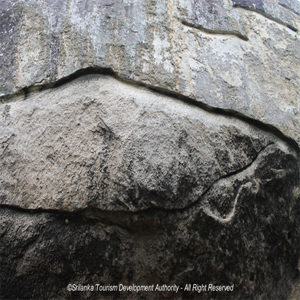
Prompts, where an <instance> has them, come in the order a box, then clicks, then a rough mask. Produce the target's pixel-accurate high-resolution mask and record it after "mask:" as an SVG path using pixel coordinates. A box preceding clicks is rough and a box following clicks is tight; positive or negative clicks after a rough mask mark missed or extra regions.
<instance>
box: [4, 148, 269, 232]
mask: <svg viewBox="0 0 300 300" xmlns="http://www.w3.org/2000/svg"><path fill="white" fill-rule="evenodd" d="M272 145H274V143H269V144H268V145H266V146H265V147H263V148H262V149H261V150H260V151H259V152H258V153H257V155H256V157H255V158H254V159H253V161H252V162H251V163H249V164H248V165H246V166H245V167H243V168H241V169H239V170H236V171H234V172H231V173H227V174H225V175H223V176H221V177H219V178H218V179H217V180H215V181H214V182H212V183H211V184H210V186H209V187H208V188H207V189H206V190H205V191H204V192H203V193H202V195H201V196H199V198H198V200H197V201H195V202H192V203H190V204H188V205H186V206H184V207H182V208H171V209H168V208H164V207H151V208H147V209H144V210H139V211H122V210H114V211H110V210H103V209H100V208H97V207H87V208H83V209H79V210H75V211H65V210H59V209H44V208H37V209H32V208H21V207H19V206H14V205H8V204H0V209H2V208H6V209H12V210H16V211H20V212H23V213H29V214H41V213H49V214H54V215H59V216H61V217H63V218H65V219H66V224H68V222H69V221H68V219H76V220H79V219H80V220H85V221H86V222H90V221H95V222H101V223H104V224H106V225H116V226H120V227H122V228H123V227H124V228H125V229H132V227H135V226H136V224H138V227H140V229H143V227H145V228H148V226H147V224H148V225H149V223H150V224H151V226H152V227H153V226H154V225H153V222H154V223H155V226H154V227H157V226H159V225H160V224H159V223H161V221H160V220H161V219H164V218H161V219H157V218H154V216H155V213H157V212H160V213H167V214H169V213H171V214H173V213H178V212H182V213H183V212H185V211H187V210H189V209H191V208H193V207H196V206H199V209H200V210H202V211H203V212H204V213H205V214H207V215H208V216H209V217H212V216H211V215H210V214H209V213H207V211H206V210H205V209H206V207H205V205H201V204H202V202H203V198H204V197H205V195H206V194H207V193H209V191H210V190H211V189H212V188H213V187H214V186H215V185H216V184H218V182H219V181H221V180H223V179H225V178H229V177H231V176H235V175H236V174H238V173H242V172H245V171H246V170H247V169H250V168H251V167H252V166H253V164H255V162H257V160H258V158H259V156H260V155H261V154H262V153H263V152H264V151H265V150H266V149H267V148H268V147H270V146H272ZM233 217H234V216H231V219H233ZM216 221H217V220H216ZM222 223H224V224H225V223H227V222H222ZM145 224H146V225H145ZM151 226H150V227H151ZM140 229H139V230H140Z"/></svg>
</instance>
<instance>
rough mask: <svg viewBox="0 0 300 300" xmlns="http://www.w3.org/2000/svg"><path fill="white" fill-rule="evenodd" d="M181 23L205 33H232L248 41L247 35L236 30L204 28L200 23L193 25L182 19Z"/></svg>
mask: <svg viewBox="0 0 300 300" xmlns="http://www.w3.org/2000/svg"><path fill="white" fill-rule="evenodd" d="M181 23H182V24H183V25H185V26H188V27H191V28H195V29H198V30H200V31H203V32H205V33H209V34H220V35H233V36H235V37H237V38H239V39H241V40H243V41H249V39H248V37H247V36H246V35H243V34H241V33H239V32H238V31H230V30H228V31H227V30H212V29H207V28H204V27H203V26H201V25H195V24H192V23H190V22H187V21H185V20H182V21H181Z"/></svg>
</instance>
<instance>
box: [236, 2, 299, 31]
mask: <svg viewBox="0 0 300 300" xmlns="http://www.w3.org/2000/svg"><path fill="white" fill-rule="evenodd" d="M281 6H282V5H281ZM283 7H284V6H283ZM233 8H241V9H245V10H248V11H252V12H255V13H257V14H260V15H262V16H264V17H265V18H267V19H269V20H271V21H273V22H276V23H278V24H280V25H283V26H285V27H287V28H288V29H290V30H292V31H294V32H297V31H298V29H297V28H295V27H294V26H293V25H291V24H288V23H286V22H283V21H281V20H280V19H277V18H275V17H273V16H272V15H270V14H268V13H266V12H264V11H261V10H258V9H254V8H251V7H246V6H243V5H239V4H234V5H233ZM285 8H286V7H285Z"/></svg>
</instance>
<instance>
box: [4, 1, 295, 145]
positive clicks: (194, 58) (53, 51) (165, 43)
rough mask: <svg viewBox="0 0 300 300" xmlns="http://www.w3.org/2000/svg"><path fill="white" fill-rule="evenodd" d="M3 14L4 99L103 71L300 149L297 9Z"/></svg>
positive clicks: (58, 9) (29, 6)
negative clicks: (222, 112) (276, 133)
mask: <svg viewBox="0 0 300 300" xmlns="http://www.w3.org/2000/svg"><path fill="white" fill-rule="evenodd" d="M0 10H1V11H0V16H1V21H0V22H1V28H3V30H1V32H0V34H1V36H0V41H1V42H0V43H1V46H0V64H1V70H0V78H1V87H0V95H2V96H3V97H4V98H5V95H8V94H12V93H15V92H17V91H20V90H22V89H24V88H27V87H30V86H34V85H41V84H42V85H43V84H47V83H51V82H52V83H53V82H55V81H56V80H58V79H60V78H64V77H66V76H69V75H70V74H72V73H74V72H76V71H77V70H80V69H82V68H87V67H93V68H95V67H100V68H110V69H112V70H113V71H114V72H116V73H117V74H118V75H119V76H121V77H123V78H126V79H130V80H134V81H137V82H142V83H145V84H148V85H151V86H156V87H160V88H163V89H166V90H169V91H172V92H176V93H178V94H182V95H185V96H188V97H191V98H193V99H195V100H197V101H199V102H201V103H206V104H207V105H210V106H213V107H218V108H222V109H227V110H233V111H236V112H238V113H241V114H243V115H246V116H248V117H251V118H253V119H257V120H260V121H262V122H264V123H265V124H269V125H272V126H274V127H276V128H277V129H279V130H280V131H282V133H283V134H285V135H286V136H288V137H290V138H292V139H294V140H295V141H296V142H297V143H298V144H299V143H300V135H299V130H298V128H299V126H300V123H299V94H300V89H299V86H300V71H299V70H300V63H299V62H300V56H299V55H300V54H299V53H300V50H299V49H300V39H299V36H297V34H296V31H297V30H299V28H300V25H299V24H300V16H299V14H300V8H299V2H298V1H297V0H293V1H292V0H289V1H277V0H276V1H262V0H256V1H254V0H251V1H250V0H249V1H230V0H220V1H210V0H209V1H208V0H205V1H194V0H174V1H152V0H151V1H150V0H137V1H127V0H126V1H125V0H117V1H106V0H105V1H104V0H101V1H93V0H84V1H82V0H81V1H77V0H72V1H71V0H70V1H67V0H66V1H62V0H56V1H37V0H29V1H23V0H19V1H17V0H16V1H11V0H2V1H1V6H0Z"/></svg>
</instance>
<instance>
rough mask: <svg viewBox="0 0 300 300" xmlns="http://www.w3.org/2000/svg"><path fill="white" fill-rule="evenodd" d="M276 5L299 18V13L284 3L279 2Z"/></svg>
mask: <svg viewBox="0 0 300 300" xmlns="http://www.w3.org/2000/svg"><path fill="white" fill-rule="evenodd" d="M278 4H279V5H280V6H282V7H283V8H285V9H288V10H289V11H291V12H292V13H294V14H296V15H297V16H299V17H300V13H298V12H296V11H295V10H294V9H293V8H291V7H289V6H288V5H286V4H284V3H281V2H278Z"/></svg>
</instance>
